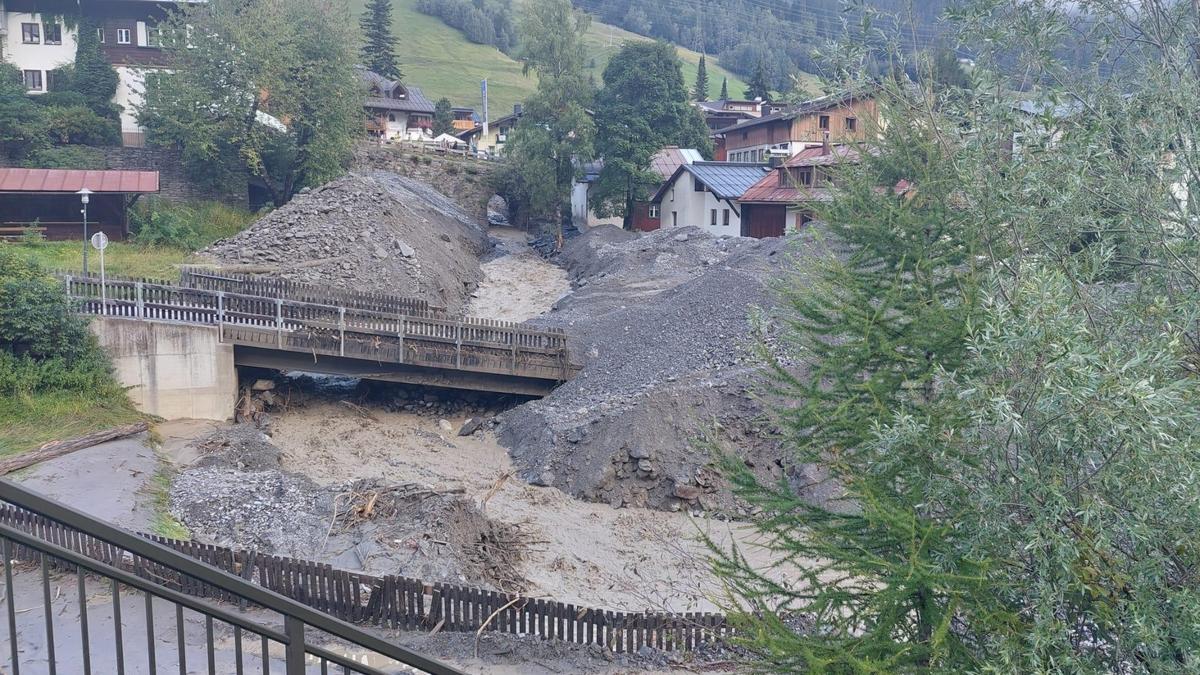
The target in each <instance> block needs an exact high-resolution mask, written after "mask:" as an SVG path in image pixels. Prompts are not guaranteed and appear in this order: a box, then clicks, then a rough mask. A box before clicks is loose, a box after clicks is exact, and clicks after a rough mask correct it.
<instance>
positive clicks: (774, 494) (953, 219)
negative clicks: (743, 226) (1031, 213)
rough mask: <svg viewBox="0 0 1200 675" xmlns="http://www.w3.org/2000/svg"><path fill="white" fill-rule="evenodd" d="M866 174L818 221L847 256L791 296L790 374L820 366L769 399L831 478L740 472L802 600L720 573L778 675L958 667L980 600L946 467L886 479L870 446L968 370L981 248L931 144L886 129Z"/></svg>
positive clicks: (721, 563) (729, 565) (794, 443)
mask: <svg viewBox="0 0 1200 675" xmlns="http://www.w3.org/2000/svg"><path fill="white" fill-rule="evenodd" d="M895 96H896V97H900V96H902V94H901V93H899V91H897V92H896V94H895ZM861 157H862V159H861V162H862V163H861V165H860V166H857V167H848V166H836V167H834V168H833V175H834V177H835V180H836V181H837V185H838V187H837V189H836V190H835V191H834V198H833V201H832V203H830V204H828V205H827V206H826V207H823V208H821V209H820V213H819V214H818V220H819V221H823V222H824V223H826V225H825V227H827V228H828V234H829V235H830V239H831V241H836V242H838V244H837V247H836V248H837V251H838V255H830V256H828V257H827V258H826V259H825V260H824V261H823V262H822V263H821V264H819V265H818V266H817V270H816V272H815V274H814V273H813V271H812V269H811V268H808V269H804V270H797V273H798V276H797V279H796V283H794V284H789V285H788V286H787V289H786V290H785V291H784V293H783V295H782V300H783V303H782V307H783V309H782V316H781V318H782V321H783V325H784V326H785V331H786V333H787V343H788V344H790V345H792V346H793V347H794V348H795V351H794V353H792V352H789V356H792V357H795V358H798V359H801V361H802V362H803V363H805V364H806V366H805V367H804V368H802V369H800V370H799V371H796V370H792V369H790V368H788V367H786V366H785V365H783V363H784V362H793V361H791V360H790V359H784V361H783V362H781V361H777V360H774V359H772V360H771V361H770V362H771V363H772V366H773V367H772V371H773V375H774V377H773V378H772V380H771V385H770V386H769V393H770V394H771V395H773V396H776V397H778V398H777V399H776V400H782V401H786V402H787V403H786V404H781V405H780V406H779V408H778V409H776V410H775V414H776V415H777V419H778V420H779V425H780V427H781V429H783V434H784V439H785V443H787V445H788V446H789V447H791V448H794V450H795V453H796V455H795V461H796V462H797V463H798V464H800V465H816V466H822V467H826V470H827V472H828V473H827V475H822V476H821V477H820V478H818V479H815V480H814V482H813V483H811V484H804V485H801V484H799V481H800V479H799V478H796V482H793V483H791V484H783V485H772V486H765V485H760V484H758V483H757V482H756V480H755V478H754V477H753V475H752V474H751V473H750V472H749V470H748V469H747V468H746V466H745V464H743V463H742V462H741V461H740V460H738V459H734V458H730V459H729V461H727V463H726V469H727V470H728V471H729V473H730V475H731V477H732V480H733V483H734V485H735V491H736V492H737V493H738V494H739V495H740V496H742V497H743V498H745V499H747V500H748V501H749V502H750V503H751V504H753V505H755V506H757V507H759V508H761V509H762V511H763V513H762V517H761V518H760V519H758V520H757V521H756V522H757V525H758V527H759V528H760V530H761V531H762V532H763V533H764V535H765V539H766V540H769V541H772V547H773V548H775V550H776V551H777V552H778V553H779V554H780V559H781V560H782V559H785V556H786V560H788V561H796V560H803V561H804V562H803V563H802V564H799V565H796V566H792V565H791V564H790V563H784V566H785V567H787V569H788V571H789V572H791V571H793V570H796V571H797V573H798V574H800V575H801V577H802V578H801V579H799V580H795V581H793V582H792V583H791V584H788V585H782V584H779V583H777V582H776V581H773V580H772V578H771V575H770V574H769V573H764V572H765V570H760V569H755V568H754V567H753V566H752V565H750V564H748V563H747V561H746V560H745V559H744V558H742V557H741V556H740V554H739V552H737V551H736V550H735V551H733V552H732V553H728V554H723V555H722V556H721V557H720V558H719V560H718V562H717V565H716V569H717V572H718V573H719V574H720V575H722V576H723V577H724V579H725V580H726V582H727V584H728V588H729V589H730V592H731V595H732V596H733V597H736V598H737V602H736V604H737V605H738V606H740V607H741V608H743V609H749V610H750V611H748V612H745V613H737V614H736V615H737V616H738V617H739V618H738V620H740V621H741V622H742V623H743V628H745V629H746V631H745V633H744V634H745V635H747V636H751V637H748V638H747V646H749V647H750V648H751V649H752V650H753V651H754V652H755V655H756V656H757V657H758V658H759V659H760V664H761V666H762V668H763V669H764V671H765V672H839V673H840V672H913V671H919V670H922V669H926V668H928V667H929V666H930V665H931V664H932V663H934V662H936V661H937V660H938V659H940V658H942V657H943V656H944V655H945V654H946V653H948V652H949V653H958V652H961V651H962V650H961V649H960V648H959V647H958V646H957V645H955V644H954V642H955V639H954V636H953V634H952V633H950V634H948V627H949V623H950V622H951V621H952V620H953V618H954V609H953V603H952V602H951V601H950V599H951V598H952V597H954V596H955V595H964V594H975V593H978V592H979V589H978V588H976V587H974V586H973V585H972V584H973V582H972V581H971V575H970V574H969V573H968V571H969V570H971V569H972V565H971V564H970V562H969V561H962V560H958V559H956V558H954V556H955V549H954V548H953V547H952V546H949V545H948V543H947V542H948V541H949V540H950V539H951V538H952V536H953V533H952V532H949V531H946V530H945V529H943V528H941V527H940V526H939V525H937V524H935V523H934V522H931V521H930V520H929V519H927V518H926V517H925V514H926V512H925V510H924V509H926V508H927V507H926V506H925V505H924V503H925V498H926V496H925V495H924V494H923V493H922V492H921V490H920V488H921V486H922V485H923V483H922V476H924V475H926V474H927V473H928V472H932V471H936V469H937V466H936V463H935V462H932V461H928V460H926V459H924V458H921V457H915V456H914V457H911V458H908V459H910V460H911V461H907V462H900V463H896V464H886V463H884V462H880V458H879V457H878V456H876V455H874V454H873V452H872V449H873V446H872V445H871V443H870V441H871V440H873V434H874V431H875V429H877V425H886V424H888V423H889V422H891V421H892V420H894V419H895V417H896V415H897V414H898V412H897V411H898V410H900V408H901V406H902V404H904V405H905V406H907V410H908V411H909V412H910V414H913V415H916V416H920V415H921V414H922V412H923V411H928V410H929V409H930V408H931V407H932V405H933V404H932V402H931V398H932V391H933V388H934V383H935V379H936V377H937V376H938V374H939V373H940V372H942V371H943V369H945V370H949V371H953V370H954V369H956V368H957V367H959V366H960V365H961V364H962V363H963V362H964V360H965V357H966V344H965V342H966V341H965V338H966V335H967V326H968V324H969V319H970V317H972V316H973V314H974V313H975V312H976V311H977V305H978V303H977V300H976V296H977V289H978V287H979V282H978V280H977V272H976V269H975V265H976V262H975V258H974V255H973V254H974V253H975V252H976V251H977V250H978V249H979V246H980V245H979V244H978V243H977V242H976V234H975V233H976V231H977V230H976V229H975V227H974V225H973V224H972V223H969V222H963V221H962V218H961V216H960V215H958V214H956V213H955V211H954V209H953V208H952V207H951V206H949V204H950V203H951V201H952V200H951V199H950V195H951V194H952V193H953V191H954V190H955V188H956V186H958V185H959V181H958V180H956V176H955V171H956V169H955V167H954V165H953V164H952V163H951V162H949V161H947V158H946V157H945V156H944V155H943V153H942V152H941V150H940V148H939V146H938V141H937V137H936V135H935V133H934V131H933V129H932V127H930V126H925V127H922V126H919V125H899V124H897V125H892V126H889V127H888V129H887V130H886V132H884V135H883V137H882V139H881V140H880V141H878V142H877V144H875V145H874V146H873V147H871V148H869V151H866V149H864V152H862V154H861ZM901 181H906V182H905V183H902V182H901ZM897 185H900V186H915V189H899V190H898V189H895V188H894V186H897ZM881 188H882V189H881ZM804 275H811V276H808V278H807V279H806V280H803V281H802V280H801V277H803V276H804ZM831 492H832V494H834V495H835V496H834V497H829V496H828V495H829V494H830V493H831ZM814 495H821V497H820V498H813V497H814ZM950 570H952V571H950ZM791 613H797V614H801V615H807V616H811V617H812V619H813V621H814V622H815V626H814V627H813V628H812V629H811V630H806V631H804V632H803V633H797V632H796V631H794V630H793V629H792V628H791V627H790V626H789V625H787V624H786V623H784V622H783V621H782V620H781V619H780V616H784V615H787V614H791Z"/></svg>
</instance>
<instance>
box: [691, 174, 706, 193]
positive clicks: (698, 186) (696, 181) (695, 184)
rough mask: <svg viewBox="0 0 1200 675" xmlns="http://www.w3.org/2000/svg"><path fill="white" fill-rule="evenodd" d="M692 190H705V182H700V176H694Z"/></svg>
mask: <svg viewBox="0 0 1200 675" xmlns="http://www.w3.org/2000/svg"><path fill="white" fill-rule="evenodd" d="M692 190H693V191H695V192H704V183H702V182H700V179H699V178H696V177H695V176H693V177H692Z"/></svg>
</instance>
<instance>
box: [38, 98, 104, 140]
mask: <svg viewBox="0 0 1200 675" xmlns="http://www.w3.org/2000/svg"><path fill="white" fill-rule="evenodd" d="M46 113H47V117H49V124H48V127H47V129H46V133H47V134H48V135H49V137H50V140H51V141H53V142H54V143H59V144H65V143H77V144H82V145H119V144H120V143H121V125H120V123H119V122H117V121H116V120H114V119H110V118H105V117H101V116H100V115H97V114H96V113H95V112H93V111H92V110H91V109H90V108H88V107H86V106H82V105H71V106H52V107H49V108H47V109H46Z"/></svg>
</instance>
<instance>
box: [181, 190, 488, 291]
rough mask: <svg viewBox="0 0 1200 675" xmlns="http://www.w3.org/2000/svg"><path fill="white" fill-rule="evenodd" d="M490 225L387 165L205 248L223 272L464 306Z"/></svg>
mask: <svg viewBox="0 0 1200 675" xmlns="http://www.w3.org/2000/svg"><path fill="white" fill-rule="evenodd" d="M488 247H489V243H488V239H487V234H486V231H485V230H484V228H483V227H482V226H481V225H480V224H479V223H478V222H477V220H476V219H475V218H474V217H473V216H472V215H471V214H470V213H468V212H466V211H464V210H463V209H462V208H461V207H460V206H459V205H458V204H457V203H456V202H454V201H453V200H452V199H450V198H448V197H446V196H445V195H443V194H441V193H440V192H438V191H437V190H434V189H433V188H431V187H429V186H428V185H426V184H424V183H421V182H420V181H417V180H414V179H411V178H406V177H404V176H400V175H397V174H394V173H389V172H386V171H368V172H366V173H361V174H349V175H347V176H344V177H342V178H339V179H337V180H335V181H332V182H330V183H327V184H326V185H323V186H321V187H319V188H316V189H313V190H306V191H303V192H301V193H300V194H298V195H296V197H295V198H294V199H293V200H292V201H291V202H290V203H288V204H287V205H286V206H283V207H281V208H279V209H276V210H275V211H273V212H271V213H270V214H268V215H266V216H264V217H263V218H261V219H259V220H258V221H257V222H255V223H254V224H253V225H252V226H251V227H250V228H248V229H247V230H245V231H243V232H241V233H239V234H238V235H236V236H234V237H231V238H229V239H224V240H221V241H218V242H216V243H215V244H213V245H212V246H210V247H209V248H208V249H206V250H205V251H204V252H203V253H204V254H206V255H207V256H208V257H210V258H212V259H214V260H215V261H216V262H217V264H218V265H219V266H220V267H221V268H222V269H227V270H230V271H240V272H246V273H254V274H268V275H272V276H281V277H284V278H287V279H292V280H295V281H302V282H306V283H315V284H323V285H330V286H334V287H339V288H346V289H353V290H363V291H377V292H383V293H390V294H395V295H405V296H410V297H418V298H423V299H425V300H428V301H429V302H430V303H432V304H434V305H437V306H442V307H446V308H447V309H449V310H450V311H451V312H458V311H460V310H461V309H462V307H463V305H464V303H465V301H466V299H467V298H468V296H469V295H470V293H471V291H472V290H473V289H474V287H475V285H476V284H477V283H478V282H479V280H480V278H481V277H482V273H481V272H480V270H479V262H478V258H479V256H480V255H481V254H483V253H485V252H486V251H487V249H488Z"/></svg>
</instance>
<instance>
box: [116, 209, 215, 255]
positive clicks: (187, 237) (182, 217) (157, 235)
mask: <svg viewBox="0 0 1200 675" xmlns="http://www.w3.org/2000/svg"><path fill="white" fill-rule="evenodd" d="M130 220H131V223H130V224H131V226H132V229H133V232H134V237H133V240H134V241H135V242H137V243H138V244H141V245H143V246H169V247H172V248H182V249H187V250H192V249H196V248H199V247H200V233H199V232H197V231H196V230H195V228H194V227H193V225H192V221H193V219H192V217H191V214H190V213H189V212H188V210H187V209H185V208H154V207H150V208H148V209H146V210H144V211H134V212H133V213H132V214H131V218H130Z"/></svg>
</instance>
